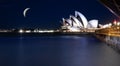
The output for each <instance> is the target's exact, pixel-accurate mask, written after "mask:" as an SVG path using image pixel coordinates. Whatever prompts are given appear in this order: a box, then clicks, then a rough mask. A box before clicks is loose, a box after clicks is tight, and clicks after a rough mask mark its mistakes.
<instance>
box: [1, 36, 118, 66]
mask: <svg viewBox="0 0 120 66" xmlns="http://www.w3.org/2000/svg"><path fill="white" fill-rule="evenodd" d="M0 66H120V54H119V53H118V52H116V51H114V50H113V49H112V48H111V47H109V46H107V45H105V44H104V43H102V42H100V41H99V40H97V39H96V38H95V37H90V36H89V37H88V36H39V37H0Z"/></svg>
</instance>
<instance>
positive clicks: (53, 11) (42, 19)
mask: <svg viewBox="0 0 120 66" xmlns="http://www.w3.org/2000/svg"><path fill="white" fill-rule="evenodd" d="M25 8H30V10H29V11H28V12H27V14H26V16H27V17H24V16H23V10H24V9H25ZM0 9H1V10H0V28H59V27H60V26H61V24H60V21H62V18H63V17H64V18H69V17H68V15H70V14H71V15H74V11H76V10H77V11H79V12H81V13H83V14H84V15H85V16H86V17H87V18H88V20H90V19H98V20H99V23H102V24H104V23H105V22H108V21H111V20H113V19H115V18H117V17H116V16H115V15H113V14H112V13H111V12H109V10H108V9H107V8H105V7H104V6H103V5H102V4H101V3H100V2H99V1H98V0H65V1H64V0H57V1H56V0H44V1H40V0H36V1H34V0H27V1H26V0H20V1H16V0H10V1H9V0H5V1H4V0H1V1H0Z"/></svg>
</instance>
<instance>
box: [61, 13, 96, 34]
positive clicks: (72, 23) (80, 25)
mask: <svg viewBox="0 0 120 66" xmlns="http://www.w3.org/2000/svg"><path fill="white" fill-rule="evenodd" d="M62 22H63V26H62V29H63V30H64V29H66V30H68V31H72V32H74V31H81V30H84V29H92V28H93V29H95V28H97V26H98V20H96V19H93V20H90V21H88V20H87V18H86V17H85V16H84V15H83V14H82V13H80V12H78V11H75V16H73V15H70V18H69V19H64V18H63V19H62Z"/></svg>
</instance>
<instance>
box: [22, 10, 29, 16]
mask: <svg viewBox="0 0 120 66" xmlns="http://www.w3.org/2000/svg"><path fill="white" fill-rule="evenodd" d="M29 9H30V8H26V9H25V10H24V11H23V15H24V17H26V13H27V11H28V10H29Z"/></svg>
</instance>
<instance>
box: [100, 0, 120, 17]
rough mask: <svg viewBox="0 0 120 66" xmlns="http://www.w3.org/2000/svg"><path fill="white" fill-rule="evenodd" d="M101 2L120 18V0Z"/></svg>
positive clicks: (101, 0)
mask: <svg viewBox="0 0 120 66" xmlns="http://www.w3.org/2000/svg"><path fill="white" fill-rule="evenodd" d="M100 2H101V3H102V4H103V5H104V6H105V7H107V8H108V9H109V10H110V11H111V12H112V13H113V14H115V15H116V16H118V17H119V18H120V0H100Z"/></svg>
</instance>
